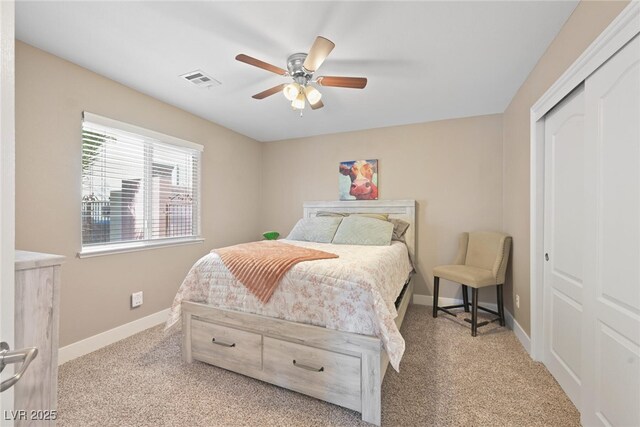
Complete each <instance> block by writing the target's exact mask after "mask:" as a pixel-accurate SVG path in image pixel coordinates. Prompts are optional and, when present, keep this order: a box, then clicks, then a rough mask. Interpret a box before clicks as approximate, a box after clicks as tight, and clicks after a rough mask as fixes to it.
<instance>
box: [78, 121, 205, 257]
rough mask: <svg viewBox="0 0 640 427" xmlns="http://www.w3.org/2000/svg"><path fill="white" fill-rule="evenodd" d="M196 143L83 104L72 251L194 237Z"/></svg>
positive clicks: (196, 215)
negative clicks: (77, 239)
mask: <svg viewBox="0 0 640 427" xmlns="http://www.w3.org/2000/svg"><path fill="white" fill-rule="evenodd" d="M201 151H202V146H200V145H198V144H194V143H191V142H188V141H183V140H181V139H178V138H174V137H171V136H168V135H163V134H160V133H157V132H154V131H150V130H147V129H143V128H139V127H137V126H132V125H129V124H126V123H122V122H118V121H115V120H111V119H108V118H105V117H101V116H98V115H95V114H91V113H87V112H85V113H84V119H83V121H82V211H81V213H82V251H81V252H80V256H83V255H85V256H90V255H95V254H99V253H110V252H119V251H128V250H133V249H140V248H145V247H150V246H158V245H164V244H175V243H185V242H192V241H200V240H201V239H198V236H199V232H200V200H199V199H200V154H201Z"/></svg>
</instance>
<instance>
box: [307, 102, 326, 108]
mask: <svg viewBox="0 0 640 427" xmlns="http://www.w3.org/2000/svg"><path fill="white" fill-rule="evenodd" d="M309 106H310V107H311V109H312V110H317V109H319V108H322V107H324V104H323V103H322V101H318V102H316V103H315V104H309Z"/></svg>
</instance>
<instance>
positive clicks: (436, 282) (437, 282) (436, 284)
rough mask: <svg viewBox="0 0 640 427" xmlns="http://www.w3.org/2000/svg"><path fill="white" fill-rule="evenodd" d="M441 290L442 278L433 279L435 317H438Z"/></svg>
mask: <svg viewBox="0 0 640 427" xmlns="http://www.w3.org/2000/svg"><path fill="white" fill-rule="evenodd" d="M439 290H440V278H439V277H437V276H435V277H434V278H433V317H438V291H439Z"/></svg>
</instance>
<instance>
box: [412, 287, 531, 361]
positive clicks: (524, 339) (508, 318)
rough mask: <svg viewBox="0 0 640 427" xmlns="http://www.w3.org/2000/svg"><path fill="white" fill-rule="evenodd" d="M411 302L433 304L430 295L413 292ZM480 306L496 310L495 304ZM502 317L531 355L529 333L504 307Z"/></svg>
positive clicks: (443, 300)
mask: <svg viewBox="0 0 640 427" xmlns="http://www.w3.org/2000/svg"><path fill="white" fill-rule="evenodd" d="M438 301H439V303H440V304H441V305H458V304H462V300H461V299H456V298H443V297H440V298H438ZM413 303H414V304H417V305H428V306H430V307H432V306H433V296H432V295H420V294H413ZM482 306H484V307H487V308H488V309H490V310H494V311H497V310H498V308H497V306H496V305H495V304H487V303H482ZM504 317H505V319H504V320H505V323H506V324H507V326H508V327H509V328H510V329H511V330H513V333H514V334H516V337H517V338H518V341H520V344H522V347H524V349H525V350H526V351H527V353H528V354H529V355H531V338H529V335H527V333H526V332H525V331H524V329H522V326H520V324H519V323H518V321H517V320H516V319H515V318H514V317H513V315H512V314H511V312H509V310H507V309H505V310H504Z"/></svg>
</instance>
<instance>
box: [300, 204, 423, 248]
mask: <svg viewBox="0 0 640 427" xmlns="http://www.w3.org/2000/svg"><path fill="white" fill-rule="evenodd" d="M302 206H303V208H304V213H303V215H304V217H305V218H310V217H314V216H316V213H317V212H319V211H326V212H338V213H380V214H389V218H399V219H402V220H404V221H407V222H408V223H409V224H410V225H409V228H408V229H407V233H406V234H405V240H406V243H407V247H408V248H409V254H410V255H411V259H414V260H415V259H416V257H415V255H416V201H415V200H354V201H329V202H304V203H303V205H302Z"/></svg>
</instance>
